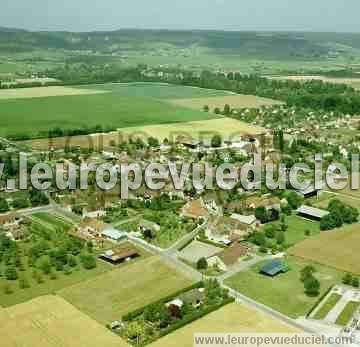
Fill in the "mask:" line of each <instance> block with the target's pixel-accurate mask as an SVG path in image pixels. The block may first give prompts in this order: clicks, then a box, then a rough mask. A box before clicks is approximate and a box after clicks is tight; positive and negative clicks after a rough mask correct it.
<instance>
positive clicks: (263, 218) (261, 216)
mask: <svg viewBox="0 0 360 347" xmlns="http://www.w3.org/2000/svg"><path fill="white" fill-rule="evenodd" d="M255 217H256V219H258V220H259V221H260V222H261V223H262V224H265V223H267V222H268V213H267V211H266V209H265V207H258V208H256V209H255Z"/></svg>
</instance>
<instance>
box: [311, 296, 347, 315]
mask: <svg viewBox="0 0 360 347" xmlns="http://www.w3.org/2000/svg"><path fill="white" fill-rule="evenodd" d="M340 299H341V295H339V294H336V293H333V294H331V295H330V297H329V298H328V299H327V300H326V302H325V303H324V304H323V305H322V306H321V307H320V309H319V310H318V311H317V312H316V314H315V315H314V316H313V317H312V318H314V319H318V320H321V319H324V318H325V317H326V316H327V315H328V314H329V312H330V311H331V310H332V309H333V308H334V307H335V305H336V304H337V303H338V302H339V301H340Z"/></svg>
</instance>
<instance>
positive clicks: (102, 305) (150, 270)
mask: <svg viewBox="0 0 360 347" xmlns="http://www.w3.org/2000/svg"><path fill="white" fill-rule="evenodd" d="M191 283H192V282H191V280H189V279H187V278H186V277H184V276H182V275H181V274H179V273H178V272H176V271H174V270H173V269H171V268H169V267H168V266H167V265H165V264H164V263H162V261H161V260H160V259H159V258H157V257H152V258H147V259H145V260H140V261H138V262H136V263H133V264H131V265H128V266H126V267H124V268H120V269H116V270H113V271H111V272H109V273H106V274H104V275H102V276H99V277H97V278H96V279H94V280H89V281H84V282H82V283H80V284H78V285H75V286H73V287H69V288H66V289H64V290H61V291H60V292H59V293H58V294H59V295H60V296H62V297H63V298H64V299H65V300H67V301H69V302H70V303H71V304H73V305H74V306H75V307H77V308H78V309H80V310H81V311H82V312H84V313H86V314H87V315H89V316H90V317H91V318H93V319H96V320H97V321H99V322H100V323H103V324H107V323H109V322H111V321H114V320H118V319H121V317H122V316H123V315H124V314H125V313H127V312H130V311H133V310H135V309H137V308H140V307H143V306H144V305H147V304H149V303H151V302H153V301H156V300H159V299H161V298H162V297H165V296H167V295H170V294H171V293H173V292H176V291H178V290H179V289H182V288H185V287H187V286H188V285H190V284H191Z"/></svg>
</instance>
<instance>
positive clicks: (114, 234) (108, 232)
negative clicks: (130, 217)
mask: <svg viewBox="0 0 360 347" xmlns="http://www.w3.org/2000/svg"><path fill="white" fill-rule="evenodd" d="M101 235H102V236H105V237H109V238H111V239H113V240H119V239H121V238H123V237H124V236H125V237H126V235H127V234H126V233H125V232H123V231H119V230H116V229H114V228H112V227H108V228H106V229H105V230H104V231H103V232H102V233H101Z"/></svg>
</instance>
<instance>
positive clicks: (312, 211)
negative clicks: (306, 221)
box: [296, 205, 330, 218]
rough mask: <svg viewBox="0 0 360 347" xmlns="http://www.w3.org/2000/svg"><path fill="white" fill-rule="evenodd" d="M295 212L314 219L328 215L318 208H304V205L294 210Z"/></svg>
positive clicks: (327, 212)
mask: <svg viewBox="0 0 360 347" xmlns="http://www.w3.org/2000/svg"><path fill="white" fill-rule="evenodd" d="M296 212H297V213H301V214H305V215H308V216H312V217H316V218H323V217H325V216H327V215H328V214H329V213H330V212H329V211H325V210H321V209H319V208H316V207H311V206H306V205H302V206H301V207H299V208H298V209H297V210H296Z"/></svg>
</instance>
